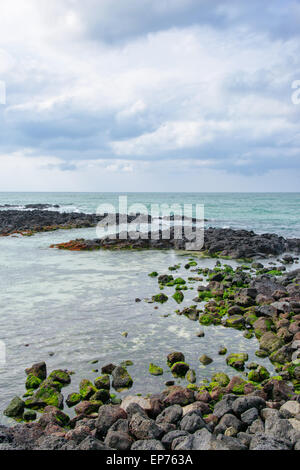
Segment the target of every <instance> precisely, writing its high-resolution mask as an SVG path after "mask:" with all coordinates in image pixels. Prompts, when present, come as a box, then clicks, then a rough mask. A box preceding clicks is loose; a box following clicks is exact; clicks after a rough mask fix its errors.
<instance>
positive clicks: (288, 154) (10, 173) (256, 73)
mask: <svg viewBox="0 0 300 470" xmlns="http://www.w3.org/2000/svg"><path fill="white" fill-rule="evenodd" d="M4 86H5V90H6V99H5V100H4V99H3V90H4ZM1 87H2V88H1ZM1 89H2V100H1ZM4 101H5V102H4ZM299 124H300V0H285V1H282V0H265V1H264V2H262V1H261V0H252V1H251V2H248V1H242V0H226V1H224V0H223V1H219V0H84V1H82V0H51V1H49V0H1V3H0V191H120V192H122V191H143V192H144V191H173V192H181V191H184V192H185V191H199V192H201V191H205V192H206V191H213V192H216V191H230V192H231V191H300V189H299V188H300V184H299V183H300V128H299Z"/></svg>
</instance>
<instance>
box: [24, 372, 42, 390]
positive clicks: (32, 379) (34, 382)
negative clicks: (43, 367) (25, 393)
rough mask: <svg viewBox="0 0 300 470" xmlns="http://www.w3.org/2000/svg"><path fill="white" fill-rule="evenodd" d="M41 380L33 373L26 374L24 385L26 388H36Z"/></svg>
mask: <svg viewBox="0 0 300 470" xmlns="http://www.w3.org/2000/svg"><path fill="white" fill-rule="evenodd" d="M41 383H42V380H41V379H39V377H36V376H35V375H33V374H29V375H28V376H27V379H26V382H25V387H26V389H27V390H36V389H37V388H39V386H40V385H41Z"/></svg>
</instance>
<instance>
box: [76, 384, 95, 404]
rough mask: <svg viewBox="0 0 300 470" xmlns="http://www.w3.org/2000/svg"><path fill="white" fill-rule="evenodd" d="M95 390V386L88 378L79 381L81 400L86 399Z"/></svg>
mask: <svg viewBox="0 0 300 470" xmlns="http://www.w3.org/2000/svg"><path fill="white" fill-rule="evenodd" d="M96 392H97V388H96V387H95V386H94V385H93V384H92V382H91V381H90V380H87V379H83V380H82V381H81V382H80V384H79V393H80V396H81V398H82V399H83V400H88V399H89V398H90V397H91V396H92V395H94V393H96Z"/></svg>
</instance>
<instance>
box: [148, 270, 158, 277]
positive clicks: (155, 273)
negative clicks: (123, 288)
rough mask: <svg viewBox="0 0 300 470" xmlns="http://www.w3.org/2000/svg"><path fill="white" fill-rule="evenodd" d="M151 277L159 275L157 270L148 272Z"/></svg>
mask: <svg viewBox="0 0 300 470" xmlns="http://www.w3.org/2000/svg"><path fill="white" fill-rule="evenodd" d="M148 276H149V277H157V276H158V273H157V272H156V271H153V273H150V274H148Z"/></svg>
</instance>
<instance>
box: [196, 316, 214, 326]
mask: <svg viewBox="0 0 300 470" xmlns="http://www.w3.org/2000/svg"><path fill="white" fill-rule="evenodd" d="M199 322H200V323H201V325H211V324H212V323H213V322H214V317H213V315H212V314H209V313H204V314H203V315H200V317H199Z"/></svg>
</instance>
